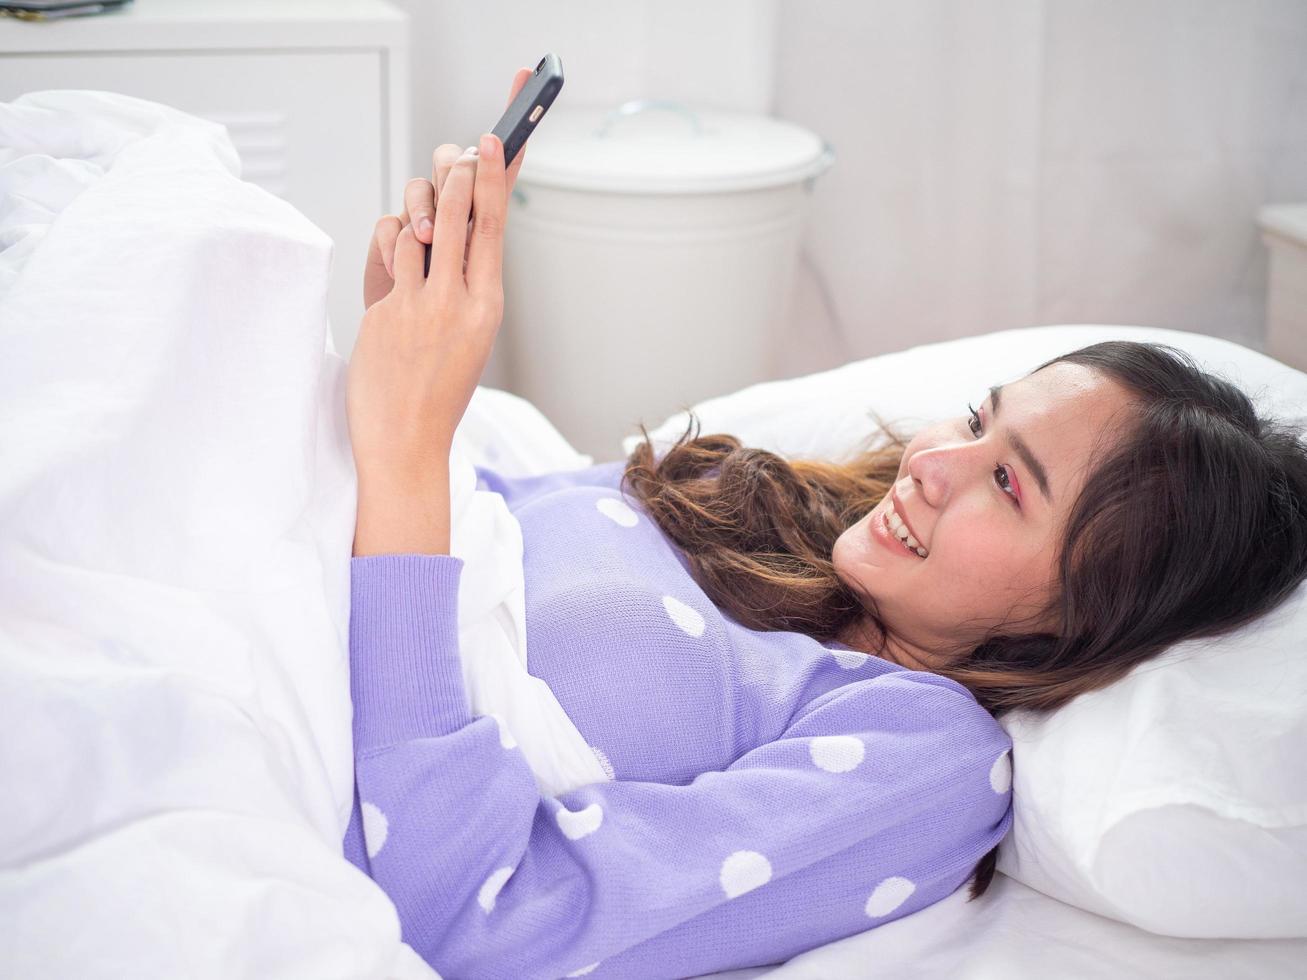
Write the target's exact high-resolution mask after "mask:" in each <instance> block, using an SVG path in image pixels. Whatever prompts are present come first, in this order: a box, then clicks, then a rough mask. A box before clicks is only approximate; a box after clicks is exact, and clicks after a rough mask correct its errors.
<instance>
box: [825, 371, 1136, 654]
mask: <svg viewBox="0 0 1307 980" xmlns="http://www.w3.org/2000/svg"><path fill="white" fill-rule="evenodd" d="M973 404H974V399H973ZM1129 404H1130V398H1129V395H1128V393H1127V392H1126V390H1125V389H1124V388H1123V387H1121V386H1120V385H1119V384H1117V383H1116V382H1114V381H1111V380H1110V379H1108V378H1107V377H1105V376H1104V375H1101V374H1099V373H1098V372H1096V371H1094V370H1093V369H1091V368H1088V367H1085V366H1083V365H1080V364H1072V363H1068V362H1059V363H1057V364H1053V365H1050V366H1049V367H1046V368H1044V369H1043V370H1040V371H1037V372H1035V373H1034V374H1031V375H1029V376H1027V377H1025V378H1022V379H1021V380H1020V381H1015V382H1012V383H1011V384H1006V385H1003V386H1001V388H1000V390H999V395H998V397H997V398H995V397H994V395H993V394H992V392H991V393H985V397H984V400H983V401H981V402H980V403H979V404H976V405H975V408H976V412H977V414H976V415H975V416H973V415H972V414H971V412H970V411H969V410H968V408H967V405H966V404H965V403H964V404H962V405H959V413H958V415H957V416H956V417H954V418H950V419H947V420H946V421H943V422H939V423H937V424H935V425H932V426H930V427H928V428H926V429H924V430H922V431H921V432H919V433H918V434H917V435H916V436H914V437H913V439H912V440H911V442H909V443H908V446H907V449H906V450H905V452H904V454H903V462H902V463H901V464H900V466H899V473H898V478H897V479H896V481H895V483H894V486H893V487H892V488H891V490H890V493H889V494H888V495H886V497H885V499H884V500H882V501H881V502H880V503H879V504H877V505H876V508H875V509H874V510H872V511H871V513H870V514H868V515H867V516H866V517H864V518H863V519H862V520H860V521H858V523H857V524H855V525H853V526H852V527H850V528H849V529H848V530H846V531H845V532H844V533H843V534H842V535H840V538H839V540H838V541H836V542H835V548H834V552H833V556H832V560H833V562H834V565H835V571H836V573H837V574H838V575H839V577H840V578H841V579H842V580H843V581H844V582H845V583H846V584H848V585H849V586H850V587H852V588H853V589H855V590H856V591H859V592H861V593H863V594H865V595H869V596H870V597H871V598H873V599H875V601H876V607H877V609H878V611H879V613H880V618H881V620H882V622H883V623H884V625H885V627H886V631H887V633H888V634H889V637H888V641H887V645H886V646H885V647H884V648H881V649H871V648H870V647H869V646H868V645H867V644H869V643H871V642H873V640H871V639H868V637H872V636H874V634H871V633H868V632H865V624H862V625H860V627H859V629H858V630H856V631H855V632H856V633H857V634H858V636H857V637H856V638H854V637H851V638H848V639H845V642H848V643H849V644H850V645H851V646H854V647H856V648H859V649H864V650H868V651H869V652H871V653H874V654H876V655H877V656H882V657H885V658H886V659H889V660H894V661H896V662H898V663H901V664H903V665H904V666H907V667H912V668H914V669H923V670H925V669H929V668H930V667H931V666H932V665H938V664H940V663H941V662H944V661H947V660H949V659H953V658H955V657H957V656H959V655H961V654H962V653H964V652H965V651H966V650H969V649H971V647H973V646H974V645H975V643H976V642H978V641H979V639H980V638H982V637H983V636H984V635H985V634H986V633H987V632H988V631H990V630H992V629H994V628H996V627H1002V626H1004V625H1005V624H1006V625H1007V626H1009V627H1010V628H1012V629H1013V630H1014V631H1016V632H1022V633H1026V632H1056V631H1057V623H1056V622H1053V621H1051V620H1050V619H1049V618H1048V617H1047V616H1046V615H1044V614H1043V612H1042V611H1043V610H1044V609H1045V607H1046V604H1047V603H1048V602H1049V600H1050V599H1052V598H1053V597H1054V595H1055V590H1056V587H1057V565H1058V560H1059V555H1060V544H1061V537H1062V528H1063V526H1064V524H1065V522H1066V520H1067V518H1068V517H1069V516H1070V512H1071V507H1072V505H1073V504H1074V503H1075V499H1076V495H1077V494H1078V493H1079V492H1080V489H1081V487H1082V486H1083V484H1084V481H1085V479H1086V478H1087V476H1088V474H1089V472H1090V471H1091V470H1092V464H1093V462H1094V461H1095V460H1096V459H1098V458H1100V457H1101V455H1102V453H1103V452H1104V451H1105V450H1106V449H1107V448H1108V447H1110V445H1111V443H1112V439H1113V435H1114V432H1115V431H1116V430H1117V428H1118V427H1119V426H1121V425H1123V424H1124V423H1125V422H1126V421H1127V416H1128V413H1129ZM895 517H897V518H898V520H900V521H902V522H904V527H906V529H908V530H909V531H910V532H911V534H912V536H913V538H914V539H915V540H916V542H917V546H918V547H919V548H921V549H922V550H924V551H925V552H926V555H925V557H922V556H921V555H919V554H918V553H916V552H914V551H910V550H909V548H908V547H907V546H906V545H905V544H904V543H903V542H902V541H901V540H900V538H899V537H898V536H897V535H896V534H895V533H894V531H893V530H892V529H891V528H890V527H889V525H888V523H887V520H888V521H893V520H894V518H895ZM856 640H861V641H862V642H857V641H856Z"/></svg>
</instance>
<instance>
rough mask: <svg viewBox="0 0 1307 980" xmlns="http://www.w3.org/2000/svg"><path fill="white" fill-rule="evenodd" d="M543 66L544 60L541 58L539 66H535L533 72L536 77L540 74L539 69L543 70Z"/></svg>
mask: <svg viewBox="0 0 1307 980" xmlns="http://www.w3.org/2000/svg"><path fill="white" fill-rule="evenodd" d="M544 66H545V59H544V58H541V59H540V64H538V65H536V71H535V73H536V74H537V75H539V74H540V69H541V68H543V67H544Z"/></svg>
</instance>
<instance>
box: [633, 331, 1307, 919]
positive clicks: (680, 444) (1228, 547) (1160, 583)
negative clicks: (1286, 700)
mask: <svg viewBox="0 0 1307 980" xmlns="http://www.w3.org/2000/svg"><path fill="white" fill-rule="evenodd" d="M1060 361H1069V362H1072V363H1075V364H1082V365H1085V366H1087V367H1090V368H1092V369H1094V370H1096V371H1099V372H1101V373H1102V374H1104V375H1106V376H1107V377H1108V378H1110V379H1112V380H1114V381H1116V382H1118V383H1119V384H1121V385H1122V386H1124V387H1125V388H1126V389H1127V390H1128V391H1129V393H1130V394H1131V395H1132V396H1133V400H1134V403H1135V409H1134V412H1133V415H1132V419H1131V423H1130V426H1129V427H1128V430H1127V431H1125V432H1122V433H1121V434H1120V438H1119V440H1118V441H1117V442H1116V443H1115V444H1114V448H1112V449H1111V450H1110V451H1106V452H1105V453H1104V455H1103V457H1102V458H1101V459H1099V460H1098V461H1097V463H1096V465H1095V466H1094V468H1093V471H1092V472H1091V474H1090V476H1089V478H1088V479H1087V480H1086V483H1085V486H1084V488H1083V490H1082V491H1081V493H1080V495H1079V498H1078V499H1077V500H1076V502H1075V503H1074V504H1073V506H1072V509H1071V514H1070V518H1069V520H1068V522H1067V525H1066V530H1065V534H1064V537H1063V540H1062V548H1061V558H1060V564H1059V573H1058V574H1059V585H1060V588H1058V589H1055V590H1054V592H1055V595H1054V598H1053V599H1052V600H1051V610H1052V611H1055V612H1056V613H1058V614H1059V618H1057V619H1055V620H1053V621H1054V622H1059V623H1061V624H1062V628H1061V632H1060V633H1059V634H1058V635H1053V634H1050V633H1034V634H1030V633H1020V632H1016V631H1013V632H1011V633H1007V632H993V633H991V635H989V636H988V637H986V638H985V639H984V640H983V641H982V642H981V643H979V645H977V646H976V647H975V648H974V649H972V650H971V651H970V653H969V654H968V655H967V656H965V657H963V658H961V659H960V660H958V661H956V662H952V663H950V664H949V665H947V666H941V667H938V668H932V669H933V670H934V671H935V672H936V673H939V674H941V675H944V676H946V677H950V678H952V679H954V680H956V681H957V682H958V683H960V684H962V685H964V686H965V687H966V688H967V689H968V690H970V691H971V692H972V694H973V695H975V697H976V700H977V701H978V702H979V703H980V704H981V705H983V706H984V707H985V708H986V709H987V710H988V711H989V712H990V713H991V714H993V715H994V716H995V717H1000V716H1001V715H1003V714H1005V713H1006V712H1008V711H1010V710H1012V709H1015V708H1022V709H1028V710H1033V711H1037V712H1048V711H1052V710H1054V709H1056V708H1059V707H1061V706H1062V705H1065V704H1066V703H1068V702H1069V701H1071V700H1072V699H1073V698H1075V697H1076V696H1077V695H1080V694H1083V693H1085V692H1087V691H1093V690H1097V689H1098V688H1102V687H1105V686H1107V685H1109V684H1111V683H1112V682H1114V681H1116V680H1119V679H1120V678H1122V677H1124V676H1125V675H1126V674H1128V673H1130V671H1131V670H1132V669H1133V668H1134V667H1136V666H1137V665H1138V664H1140V663H1142V662H1143V661H1145V660H1148V659H1149V658H1151V657H1153V656H1156V655H1157V654H1159V653H1161V652H1162V651H1164V650H1166V649H1167V648H1168V647H1170V646H1171V645H1173V644H1175V643H1178V642H1179V641H1181V640H1185V639H1191V638H1195V637H1210V636H1217V635H1220V634H1223V633H1228V632H1230V631H1231V630H1234V629H1237V628H1238V627H1240V626H1242V625H1244V624H1245V623H1248V622H1249V621H1251V620H1253V619H1256V618H1257V617H1259V616H1261V615H1263V614H1264V613H1266V612H1268V611H1269V610H1271V609H1273V608H1274V607H1275V606H1276V605H1278V604H1279V603H1280V602H1281V601H1283V600H1284V599H1285V598H1287V597H1288V596H1289V595H1290V593H1291V592H1292V591H1293V590H1294V588H1295V586H1296V585H1297V584H1298V583H1299V582H1301V581H1302V580H1303V579H1304V578H1305V577H1307V446H1305V445H1304V443H1303V441H1302V438H1301V434H1300V433H1299V432H1298V431H1297V430H1295V429H1294V428H1293V427H1292V426H1290V425H1289V424H1287V423H1285V422H1281V421H1277V420H1273V419H1266V418H1262V417H1259V416H1258V414H1257V411H1256V409H1255V408H1254V406H1253V403H1252V401H1251V400H1250V399H1249V398H1248V396H1247V395H1245V394H1244V393H1243V392H1242V391H1241V390H1239V388H1238V387H1237V386H1235V385H1233V384H1231V383H1230V382H1229V381H1226V380H1224V379H1222V378H1220V377H1217V376H1215V375H1213V374H1210V373H1207V372H1205V371H1203V370H1201V369H1200V368H1199V367H1198V366H1197V365H1196V364H1195V363H1194V361H1193V359H1192V358H1191V357H1190V356H1189V355H1188V354H1186V353H1185V352H1183V351H1180V350H1177V349H1176V348H1174V347H1169V346H1166V345H1162V344H1144V343H1137V342H1132V341H1107V342H1104V343H1099V344H1093V345H1091V346H1089V347H1084V348H1081V349H1080V350H1076V351H1072V352H1071V353H1068V354H1063V355H1061V356H1060V357H1055V358H1053V359H1052V360H1049V361H1046V362H1045V363H1043V364H1041V365H1040V366H1039V368H1036V369H1035V370H1040V369H1042V368H1045V367H1048V366H1049V365H1050V364H1056V363H1058V362H1060ZM698 429H699V422H698V419H697V418H696V417H695V416H694V415H693V414H691V415H690V422H689V425H688V426H687V428H686V431H685V432H684V433H683V434H682V435H681V437H680V438H679V439H678V440H677V441H676V443H675V444H674V445H673V446H672V447H671V448H670V449H668V451H667V452H666V453H664V454H663V455H662V456H661V457H660V458H656V457H655V453H654V451H653V446H652V443H651V441H650V438H649V433H648V431H647V430H645V428H644V426H641V431H642V432H643V433H644V437H645V438H644V442H642V443H640V444H639V445H637V446H636V448H635V450H634V451H633V452H632V453H631V454H630V457H629V458H628V460H627V462H626V466H625V470H624V472H623V477H622V485H623V488H624V489H626V490H627V491H628V492H630V493H632V494H633V495H634V496H635V497H636V498H638V499H639V500H641V501H642V503H643V505H644V507H645V508H646V509H647V510H648V512H649V514H650V515H651V517H653V519H654V520H656V521H657V523H658V525H659V527H660V528H661V529H662V530H663V532H664V533H666V534H667V535H668V536H669V537H670V538H671V539H672V541H673V542H674V543H675V544H676V545H677V546H678V547H679V548H680V549H681V550H682V551H683V552H684V554H685V555H686V557H687V559H688V561H689V564H690V567H691V570H692V572H693V574H694V576H695V578H696V581H698V583H699V585H700V586H701V587H702V588H703V589H704V591H705V593H706V594H707V595H708V597H709V598H710V599H711V600H712V601H713V602H714V603H715V604H716V605H717V606H718V607H720V608H722V609H723V610H724V611H725V612H727V613H728V614H729V615H731V616H732V617H733V618H734V619H735V620H736V621H738V622H739V623H741V624H742V625H744V626H746V627H749V628H751V629H756V630H789V631H797V632H802V633H805V634H808V635H810V636H812V637H814V638H816V639H819V640H823V641H825V640H830V639H834V638H836V637H837V636H839V635H841V634H842V632H843V631H844V630H845V628H846V627H848V626H850V625H851V624H852V623H854V622H856V621H858V620H862V619H864V618H870V621H871V622H872V624H873V625H874V627H875V628H876V629H878V630H879V631H880V634H881V638H882V640H883V638H884V635H885V629H884V624H883V623H882V622H881V621H880V620H879V618H878V617H877V616H876V612H875V609H874V608H868V606H867V605H866V603H865V602H864V600H862V599H861V598H860V597H859V596H858V595H857V594H856V593H855V592H853V591H852V590H851V589H850V588H849V587H848V586H847V585H845V583H844V582H843V580H841V579H840V578H839V577H838V576H837V575H836V574H835V568H834V565H833V564H832V563H831V552H832V549H833V548H834V546H835V541H836V539H837V538H838V537H839V536H840V535H841V534H842V533H843V532H844V531H845V529H847V528H848V527H849V526H851V525H852V524H854V523H856V522H857V521H858V520H860V519H861V518H862V517H863V516H865V515H866V513H867V512H868V511H870V510H871V509H872V508H873V507H875V506H876V504H877V503H879V502H880V500H881V498H882V497H883V496H884V495H885V494H886V493H887V492H888V490H889V488H890V486H891V485H892V484H893V482H894V480H895V479H896V477H897V473H898V468H899V464H900V462H901V461H902V457H903V451H904V448H905V445H906V443H905V441H904V440H903V439H902V438H900V437H899V436H897V435H895V434H894V433H893V432H890V431H889V430H888V428H886V429H885V431H884V432H883V433H882V435H883V437H884V438H883V439H882V441H881V444H879V445H878V446H877V447H876V448H874V449H866V450H865V451H861V452H859V453H857V454H856V455H855V456H854V458H853V459H852V460H851V461H848V462H829V461H819V460H794V461H787V460H786V459H784V458H782V457H781V456H779V455H777V454H775V453H771V452H768V451H766V450H762V449H755V448H749V447H745V446H743V445H741V443H740V441H739V440H738V439H736V438H735V437H734V436H730V435H722V434H717V435H708V436H701V435H699V433H698ZM997 860H998V848H997V847H995V848H994V849H993V850H991V851H990V852H989V853H988V854H986V855H985V857H984V858H983V859H982V860H981V861H980V863H979V864H978V865H977V866H976V870H975V877H974V879H973V880H972V884H971V899H975V898H978V897H979V896H980V895H982V894H984V892H985V890H986V889H987V888H988V887H989V883H990V881H991V880H992V878H993V875H994V869H995V867H996V864H997Z"/></svg>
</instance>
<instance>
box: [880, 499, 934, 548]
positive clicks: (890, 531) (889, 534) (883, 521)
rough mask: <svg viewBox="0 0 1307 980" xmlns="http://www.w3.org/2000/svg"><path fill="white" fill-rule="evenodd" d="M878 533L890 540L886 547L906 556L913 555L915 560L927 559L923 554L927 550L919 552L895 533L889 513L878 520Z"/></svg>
mask: <svg viewBox="0 0 1307 980" xmlns="http://www.w3.org/2000/svg"><path fill="white" fill-rule="evenodd" d="M876 533H877V534H881V535H883V536H884V537H885V538H887V539H888V540H887V542H886V547H889V548H894V549H896V550H902V551H903V553H904V554H905V555H911V556H912V557H913V558H917V559H921V560H924V559H925V557H926V555H923V554H922V553H921V552H922V551H925V550H926V549H925V548H921V550H920V551H918V550H916V549H914V548H912V547H910V546H909V545H908V543H907V542H906V541H904V540H903V539H902V538H900V537H899V536H898V534H896V533H895V531H894V528H893V527H892V526H891V525H890V522H889V512H888V511H886V512H884V513H882V514H881V515H880V517H878V518H876ZM928 553H929V552H927V554H928Z"/></svg>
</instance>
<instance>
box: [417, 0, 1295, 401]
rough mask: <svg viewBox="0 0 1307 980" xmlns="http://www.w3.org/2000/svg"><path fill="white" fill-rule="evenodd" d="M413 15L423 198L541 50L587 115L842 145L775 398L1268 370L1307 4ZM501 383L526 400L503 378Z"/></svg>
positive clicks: (626, 7) (660, 0) (839, 6)
mask: <svg viewBox="0 0 1307 980" xmlns="http://www.w3.org/2000/svg"><path fill="white" fill-rule="evenodd" d="M398 3H399V5H400V6H402V7H404V8H405V9H406V10H407V11H408V12H409V15H410V17H411V18H412V39H411V52H410V57H411V64H412V72H413V87H412V94H413V109H414V118H413V127H412V132H413V144H414V152H413V161H412V163H413V173H414V174H415V175H416V174H426V173H427V172H428V171H429V167H430V151H431V150H432V149H434V147H435V146H436V145H437V144H439V143H441V142H446V141H450V142H460V143H468V142H471V141H473V140H474V139H475V138H476V136H477V135H478V134H479V133H481V132H484V131H485V130H487V129H489V127H490V126H491V125H493V123H494V121H495V120H496V119H498V117H499V113H500V111H501V110H502V107H503V103H504V101H505V98H506V96H507V87H508V84H509V81H510V80H511V77H512V74H513V71H514V70H515V69H516V68H517V67H519V66H523V65H526V66H534V64H535V62H536V61H537V60H538V58H539V56H540V55H541V54H542V53H543V52H544V51H546V50H553V51H556V52H558V53H559V54H560V55H561V56H562V57H563V60H564V64H565V66H566V69H567V83H566V88H565V90H564V96H563V98H565V99H567V100H568V103H569V104H577V105H579V104H582V103H592V104H607V105H616V104H618V103H620V102H622V101H624V100H626V99H632V98H674V99H684V100H690V101H697V102H701V103H704V104H709V105H716V106H719V107H722V108H735V109H744V110H750V111H759V112H772V113H774V114H776V115H779V116H781V117H783V118H786V119H790V120H792V121H795V122H798V123H800V124H802V125H805V126H807V127H809V128H811V129H813V130H814V131H815V132H817V133H818V134H820V135H821V136H823V137H825V138H826V139H827V140H829V141H830V142H831V143H832V144H833V145H834V147H835V149H836V152H837V154H838V159H837V162H836V164H835V167H834V168H833V169H832V170H831V171H830V172H828V173H827V174H826V175H825V176H824V177H822V178H821V179H820V180H818V181H817V184H816V187H815V189H814V192H813V194H812V197H811V198H810V201H811V205H812V210H811V213H810V217H809V222H808V226H807V231H806V233H805V252H806V259H805V265H804V267H803V269H802V270H801V275H800V279H799V283H798V291H797V295H796V307H795V310H794V315H793V318H792V320H793V329H792V331H791V332H790V334H789V335H788V336H787V337H786V338H785V339H784V340H783V341H782V342H781V344H780V345H779V346H778V349H777V350H776V351H775V354H774V363H775V365H776V376H778V377H780V376H793V375H796V374H802V373H807V372H809V371H813V370H818V369H821V368H825V367H829V366H832V365H835V364H839V363H843V362H845V361H847V360H850V359H853V358H858V357H866V356H870V355H872V354H875V353H879V352H883V351H887V350H895V349H900V348H903V347H907V346H911V345H913V344H917V343H922V342H926V341H930V340H936V339H946V338H951V337H959V336H964V335H970V334H976V333H984V332H988V331H991V330H997V329H1003V328H1007V327H1012V326H1023V325H1030V324H1037V323H1061V322H1108V323H1111V322H1117V323H1140V324H1149V325H1156V326H1168V327H1178V328H1181V329H1189V330H1195V331H1199V332H1204V333H1211V334H1215V335H1218V336H1223V337H1228V338H1230V339H1232V340H1236V341H1239V342H1241V343H1245V344H1248V345H1249V346H1253V347H1260V346H1261V343H1262V339H1263V335H1264V317H1265V312H1264V297H1265V277H1266V268H1267V262H1266V255H1265V251H1264V248H1263V246H1262V245H1261V244H1260V241H1259V238H1258V235H1257V230H1256V227H1255V224H1254V215H1255V212H1256V209H1257V207H1258V206H1259V205H1260V204H1262V203H1265V202H1271V201H1289V200H1299V201H1304V200H1307V2H1304V0H1016V2H1012V0H914V2H912V3H902V2H889V0H819V2H818V0H759V2H750V0H722V2H714V3H702V2H689V0H657V2H655V0H638V2H636V0H627V2H621V3H601V2H595V0H569V2H551V3H542V2H528V0H518V2H513V0H491V2H479V3H457V2H453V0H444V2H439V3H431V2H425V0H398ZM529 165H530V156H529V154H528V158H527V166H529ZM396 207H398V202H396ZM510 301H511V298H510ZM485 382H486V383H487V384H491V385H495V386H499V387H509V388H511V384H509V383H508V379H506V378H504V377H503V373H502V371H501V369H500V367H499V365H498V363H497V360H495V359H492V361H491V365H490V368H489V369H488V371H487V374H486V376H485Z"/></svg>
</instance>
